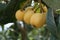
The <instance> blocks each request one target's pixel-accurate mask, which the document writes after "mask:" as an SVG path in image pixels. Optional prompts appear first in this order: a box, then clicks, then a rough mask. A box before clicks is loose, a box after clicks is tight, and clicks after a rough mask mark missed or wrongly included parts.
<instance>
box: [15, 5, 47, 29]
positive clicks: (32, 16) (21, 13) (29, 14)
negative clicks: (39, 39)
mask: <svg viewBox="0 0 60 40" xmlns="http://www.w3.org/2000/svg"><path fill="white" fill-rule="evenodd" d="M42 9H43V12H39V13H36V12H34V9H33V7H30V6H29V7H27V8H25V10H17V11H16V14H15V17H16V19H17V20H19V21H24V22H25V23H26V24H31V25H32V26H34V27H35V28H40V27H42V26H43V25H44V24H45V23H46V14H47V10H48V9H47V7H46V5H44V6H42Z"/></svg>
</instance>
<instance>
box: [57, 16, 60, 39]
mask: <svg viewBox="0 0 60 40" xmlns="http://www.w3.org/2000/svg"><path fill="white" fill-rule="evenodd" d="M58 18H59V20H58V21H59V23H58V27H57V28H58V34H57V35H58V37H59V38H60V15H59V17H58Z"/></svg>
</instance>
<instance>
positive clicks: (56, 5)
mask: <svg viewBox="0 0 60 40" xmlns="http://www.w3.org/2000/svg"><path fill="white" fill-rule="evenodd" d="M43 2H44V3H46V5H47V6H49V7H51V8H53V9H55V10H56V9H60V0H43Z"/></svg>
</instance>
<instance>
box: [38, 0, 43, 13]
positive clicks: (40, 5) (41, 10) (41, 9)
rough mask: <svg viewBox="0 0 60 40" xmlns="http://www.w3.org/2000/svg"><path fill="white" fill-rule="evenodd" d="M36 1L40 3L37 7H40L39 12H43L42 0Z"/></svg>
mask: <svg viewBox="0 0 60 40" xmlns="http://www.w3.org/2000/svg"><path fill="white" fill-rule="evenodd" d="M38 2H39V3H40V4H39V7H40V12H41V13H42V12H43V8H42V1H41V0H38Z"/></svg>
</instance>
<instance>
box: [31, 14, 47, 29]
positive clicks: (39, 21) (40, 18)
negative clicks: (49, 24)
mask: <svg viewBox="0 0 60 40" xmlns="http://www.w3.org/2000/svg"><path fill="white" fill-rule="evenodd" d="M45 22H46V14H45V13H35V14H34V15H33V16H32V17H31V19H30V24H31V25H33V26H34V27H35V28H39V27H42V26H43V25H44V24H45Z"/></svg>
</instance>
